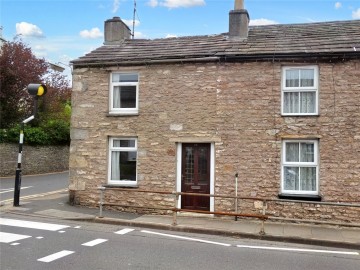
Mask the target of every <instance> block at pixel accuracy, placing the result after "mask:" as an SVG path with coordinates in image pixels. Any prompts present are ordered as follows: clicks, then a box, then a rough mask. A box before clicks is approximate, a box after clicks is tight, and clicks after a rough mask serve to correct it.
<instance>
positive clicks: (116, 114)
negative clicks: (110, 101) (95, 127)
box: [106, 113, 139, 117]
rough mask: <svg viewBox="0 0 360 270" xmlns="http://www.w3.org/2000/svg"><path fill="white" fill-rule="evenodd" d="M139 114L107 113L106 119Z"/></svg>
mask: <svg viewBox="0 0 360 270" xmlns="http://www.w3.org/2000/svg"><path fill="white" fill-rule="evenodd" d="M138 115H139V113H107V114H106V117H126V116H138Z"/></svg>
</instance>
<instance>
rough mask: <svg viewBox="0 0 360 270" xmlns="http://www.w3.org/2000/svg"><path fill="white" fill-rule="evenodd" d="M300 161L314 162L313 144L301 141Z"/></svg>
mask: <svg viewBox="0 0 360 270" xmlns="http://www.w3.org/2000/svg"><path fill="white" fill-rule="evenodd" d="M300 149H301V151H300V161H301V162H314V144H313V143H301V144H300Z"/></svg>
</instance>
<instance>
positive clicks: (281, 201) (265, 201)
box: [98, 187, 360, 234]
mask: <svg viewBox="0 0 360 270" xmlns="http://www.w3.org/2000/svg"><path fill="white" fill-rule="evenodd" d="M98 190H100V201H99V203H98V204H99V211H100V213H99V217H103V207H104V206H117V207H122V208H143V209H153V210H162V211H172V212H173V220H172V225H174V226H176V225H177V216H178V212H189V213H198V214H208V215H209V214H210V215H219V216H233V217H235V220H237V218H238V217H244V218H255V219H259V220H261V228H260V232H259V233H260V234H265V229H264V227H265V221H266V220H277V221H287V222H303V223H318V224H329V225H340V226H354V227H360V224H359V223H344V222H328V221H321V220H312V219H294V218H286V217H276V216H271V215H270V214H269V213H267V211H266V210H267V206H268V205H269V203H270V202H273V203H277V204H284V203H291V204H300V205H302V204H313V205H319V206H334V207H350V208H360V204H357V203H337V202H318V201H299V200H287V199H271V198H255V197H242V196H231V195H214V194H199V193H185V192H177V191H173V192H168V191H155V190H138V189H131V188H116V187H110V188H107V187H99V188H98ZM106 190H109V191H110V190H111V191H121V192H130V193H148V194H161V195H170V196H174V207H159V206H150V205H147V206H139V205H130V204H119V203H108V202H104V193H105V191H106ZM180 196H198V197H209V198H210V197H214V198H222V199H233V200H234V204H235V211H234V212H219V211H203V210H191V209H181V208H178V205H179V199H180ZM239 200H248V201H253V202H255V201H256V202H259V203H261V209H260V208H258V209H256V210H257V211H260V210H261V211H260V212H261V214H254V213H240V212H239V211H238V207H239V203H238V201H239ZM359 219H360V217H359Z"/></svg>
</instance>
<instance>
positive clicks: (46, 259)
mask: <svg viewBox="0 0 360 270" xmlns="http://www.w3.org/2000/svg"><path fill="white" fill-rule="evenodd" d="M73 253H74V251H70V250H63V251H59V252H57V253H54V254H51V255H49V256H46V257H43V258H40V259H38V261H39V262H46V263H48V262H52V261H55V260H57V259H60V258H62V257H65V256H68V255H70V254H73Z"/></svg>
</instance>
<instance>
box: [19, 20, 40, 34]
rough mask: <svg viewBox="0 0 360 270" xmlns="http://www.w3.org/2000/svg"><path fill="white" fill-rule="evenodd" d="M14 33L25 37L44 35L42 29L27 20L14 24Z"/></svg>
mask: <svg viewBox="0 0 360 270" xmlns="http://www.w3.org/2000/svg"><path fill="white" fill-rule="evenodd" d="M16 34H17V35H22V36H25V37H44V34H43V31H42V30H41V29H40V28H39V27H38V26H36V25H34V24H31V23H27V22H21V23H17V24H16Z"/></svg>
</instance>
